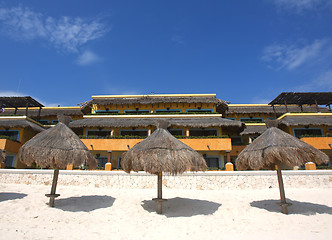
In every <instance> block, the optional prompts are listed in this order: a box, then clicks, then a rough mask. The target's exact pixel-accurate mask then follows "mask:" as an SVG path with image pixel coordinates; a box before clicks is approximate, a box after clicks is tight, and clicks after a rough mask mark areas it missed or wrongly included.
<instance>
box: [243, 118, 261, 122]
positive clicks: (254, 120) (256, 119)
mask: <svg viewBox="0 0 332 240" xmlns="http://www.w3.org/2000/svg"><path fill="white" fill-rule="evenodd" d="M240 121H241V122H252V123H262V122H264V121H263V118H240Z"/></svg>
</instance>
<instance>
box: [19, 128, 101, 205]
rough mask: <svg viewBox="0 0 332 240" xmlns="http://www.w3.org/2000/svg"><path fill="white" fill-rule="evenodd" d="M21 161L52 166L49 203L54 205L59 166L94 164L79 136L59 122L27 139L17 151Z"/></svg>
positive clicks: (93, 165) (41, 165) (43, 166)
mask: <svg viewBox="0 0 332 240" xmlns="http://www.w3.org/2000/svg"><path fill="white" fill-rule="evenodd" d="M18 157H19V159H20V161H21V162H23V163H25V164H26V165H28V166H31V165H32V164H33V163H36V164H37V165H39V166H40V167H42V168H46V167H52V168H54V175H53V183H52V189H51V194H46V196H47V197H50V202H49V205H50V207H53V206H54V198H56V197H58V196H60V195H59V194H55V190H56V185H57V180H58V175H59V168H65V167H66V166H67V164H73V165H74V166H79V165H81V164H82V163H84V162H87V163H88V165H89V167H92V168H93V167H95V166H96V159H95V158H94V157H93V156H92V154H91V153H90V152H89V150H88V148H87V147H86V146H85V145H84V143H83V142H82V141H81V140H80V139H79V137H78V136H77V135H76V134H75V133H74V132H73V131H72V130H71V129H70V128H69V127H67V125H66V124H64V123H62V122H59V123H58V124H57V125H56V126H54V127H52V128H50V129H48V130H44V131H43V132H41V133H39V134H37V135H36V136H34V137H33V138H31V139H30V140H29V141H27V142H26V143H25V144H24V145H23V146H22V147H21V148H20V151H19V153H18Z"/></svg>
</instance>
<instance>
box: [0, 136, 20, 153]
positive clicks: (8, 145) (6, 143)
mask: <svg viewBox="0 0 332 240" xmlns="http://www.w3.org/2000/svg"><path fill="white" fill-rule="evenodd" d="M21 146H22V144H21V143H19V142H14V141H12V140H9V139H0V149H4V150H6V152H7V153H18V151H19V149H20V147H21Z"/></svg>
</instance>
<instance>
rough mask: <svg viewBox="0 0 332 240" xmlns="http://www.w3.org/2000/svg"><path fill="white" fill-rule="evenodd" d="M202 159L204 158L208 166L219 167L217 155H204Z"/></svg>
mask: <svg viewBox="0 0 332 240" xmlns="http://www.w3.org/2000/svg"><path fill="white" fill-rule="evenodd" d="M204 159H205V162H206V165H207V166H208V167H209V168H220V166H219V158H218V157H214V156H210V157H204Z"/></svg>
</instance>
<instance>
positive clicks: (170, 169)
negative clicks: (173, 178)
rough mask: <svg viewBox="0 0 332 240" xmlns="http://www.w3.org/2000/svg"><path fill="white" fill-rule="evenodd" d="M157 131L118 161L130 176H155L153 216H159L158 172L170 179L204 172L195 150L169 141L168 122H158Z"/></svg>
mask: <svg viewBox="0 0 332 240" xmlns="http://www.w3.org/2000/svg"><path fill="white" fill-rule="evenodd" d="M158 125H159V126H158V129H157V130H156V131H154V132H153V133H152V134H151V135H150V136H149V137H148V138H146V139H145V140H143V141H142V142H140V143H138V144H136V145H135V146H134V147H133V148H132V149H130V150H129V151H128V152H127V153H124V154H123V156H122V160H121V165H122V167H123V169H124V170H125V171H126V172H127V173H130V171H131V170H133V171H136V172H137V171H140V170H144V171H146V172H148V173H151V174H157V175H158V197H157V198H156V199H154V200H156V201H157V213H159V214H161V213H162V201H165V200H164V199H163V198H162V172H167V173H170V174H172V175H176V174H181V173H183V172H185V171H188V170H191V171H204V170H205V169H206V168H207V166H206V163H205V160H204V158H203V157H202V156H201V155H200V154H199V153H198V152H196V151H195V150H193V149H192V148H190V147H189V146H187V145H186V144H184V143H182V142H181V141H179V140H177V139H176V138H175V137H173V136H172V135H171V134H170V133H169V132H168V131H167V130H166V128H167V127H168V122H165V121H160V122H159V124H158Z"/></svg>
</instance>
